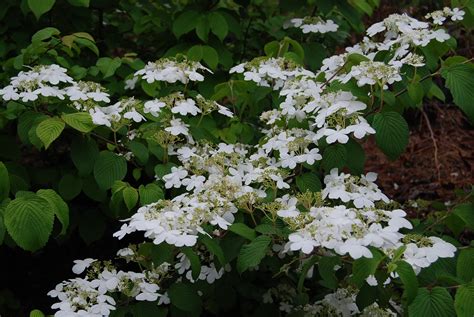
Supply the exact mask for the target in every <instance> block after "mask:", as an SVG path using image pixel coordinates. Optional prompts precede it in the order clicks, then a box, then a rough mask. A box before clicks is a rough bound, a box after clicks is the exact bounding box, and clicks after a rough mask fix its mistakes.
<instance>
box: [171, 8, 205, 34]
mask: <svg viewBox="0 0 474 317" xmlns="http://www.w3.org/2000/svg"><path fill="white" fill-rule="evenodd" d="M198 18H199V13H197V12H196V11H186V12H183V13H182V14H181V15H180V16H179V17H177V18H176V19H175V20H174V22H173V33H174V35H176V37H177V38H178V39H179V38H180V37H181V35H183V34H186V33H188V32H190V31H191V30H194V28H195V27H196V23H197V21H198Z"/></svg>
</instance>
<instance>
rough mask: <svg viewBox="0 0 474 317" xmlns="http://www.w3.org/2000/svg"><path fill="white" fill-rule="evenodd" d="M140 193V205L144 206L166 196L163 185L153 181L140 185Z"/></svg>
mask: <svg viewBox="0 0 474 317" xmlns="http://www.w3.org/2000/svg"><path fill="white" fill-rule="evenodd" d="M138 193H139V194H140V205H142V206H144V205H148V204H151V203H154V202H157V201H158V200H160V199H163V198H164V197H165V195H164V193H163V190H162V189H161V187H160V186H158V185H156V184H153V183H152V184H147V185H146V186H143V185H140V187H138Z"/></svg>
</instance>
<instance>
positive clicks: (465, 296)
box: [454, 267, 474, 317]
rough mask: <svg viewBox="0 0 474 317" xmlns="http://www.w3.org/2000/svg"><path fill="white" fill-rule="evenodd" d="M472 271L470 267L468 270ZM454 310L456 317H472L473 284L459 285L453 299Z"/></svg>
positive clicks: (473, 307) (473, 305) (473, 306)
mask: <svg viewBox="0 0 474 317" xmlns="http://www.w3.org/2000/svg"><path fill="white" fill-rule="evenodd" d="M470 270H471V271H472V267H471V268H470ZM454 308H455V309H456V314H457V315H456V316H457V317H472V316H474V282H471V283H468V284H464V285H461V286H460V287H459V288H458V290H457V291H456V296H455V297H454Z"/></svg>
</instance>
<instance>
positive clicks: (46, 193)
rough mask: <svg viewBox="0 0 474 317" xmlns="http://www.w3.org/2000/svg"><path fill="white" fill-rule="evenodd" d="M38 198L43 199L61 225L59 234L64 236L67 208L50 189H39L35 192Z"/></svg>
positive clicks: (66, 226)
mask: <svg viewBox="0 0 474 317" xmlns="http://www.w3.org/2000/svg"><path fill="white" fill-rule="evenodd" d="M36 195H37V196H38V197H41V198H43V199H44V200H46V201H47V202H48V204H49V208H50V209H51V210H53V212H54V214H55V215H56V217H57V218H58V220H59V222H60V223H61V225H62V230H61V234H65V233H66V231H67V228H68V226H69V207H68V205H67V204H66V203H65V202H64V200H63V199H62V198H61V196H59V195H58V194H57V193H56V192H55V191H54V190H52V189H40V190H38V191H37V192H36Z"/></svg>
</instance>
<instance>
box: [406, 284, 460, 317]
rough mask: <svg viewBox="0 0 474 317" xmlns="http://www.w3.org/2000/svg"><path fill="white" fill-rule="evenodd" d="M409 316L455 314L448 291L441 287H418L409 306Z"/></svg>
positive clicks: (443, 316)
mask: <svg viewBox="0 0 474 317" xmlns="http://www.w3.org/2000/svg"><path fill="white" fill-rule="evenodd" d="M408 312H409V314H410V316H417V317H418V316H420V317H424V316H426V317H428V316H430V317H445V316H455V315H456V313H455V311H454V302H453V299H452V297H451V295H450V294H449V292H448V291H447V290H446V289H445V288H442V287H434V288H432V289H427V288H420V289H418V295H417V296H416V298H415V300H414V301H413V303H412V304H411V305H410V306H409V309H408Z"/></svg>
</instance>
